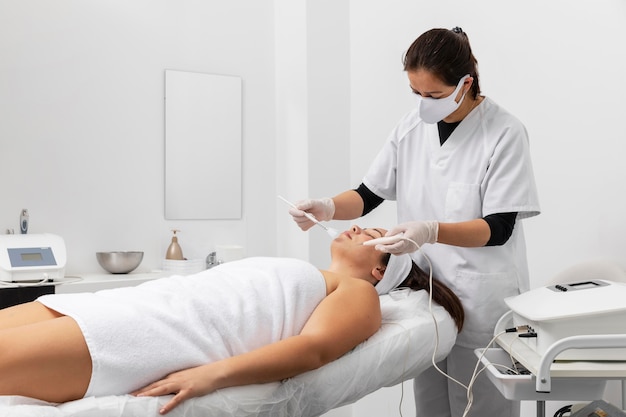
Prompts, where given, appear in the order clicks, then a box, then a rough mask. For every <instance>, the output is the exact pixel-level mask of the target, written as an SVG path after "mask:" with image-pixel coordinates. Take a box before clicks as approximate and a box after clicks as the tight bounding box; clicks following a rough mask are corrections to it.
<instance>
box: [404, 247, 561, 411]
mask: <svg viewBox="0 0 626 417" xmlns="http://www.w3.org/2000/svg"><path fill="white" fill-rule="evenodd" d="M401 239H402V240H406V241H408V242H411V243H412V244H413V245H414V246H415V247H416V248H417V249H416V252H420V253H421V255H422V256H423V257H424V259H426V262H427V263H428V270H429V271H428V285H429V287H430V288H429V291H428V295H429V296H428V311H429V312H430V315H431V317H432V318H433V323H434V327H435V348H434V349H433V354H432V356H431V362H432V365H433V367H434V368H435V369H436V370H437V371H438V372H439V373H441V374H442V375H443V376H445V377H446V378H448V379H449V380H451V381H452V382H454V383H456V384H458V385H460V386H461V387H463V388H465V390H466V391H467V406H466V407H465V411H464V412H463V417H466V416H467V414H468V413H469V410H470V409H471V407H472V404H473V402H474V394H473V392H472V388H473V386H474V382H475V381H476V378H477V377H478V376H479V375H480V374H481V373H482V372H483V371H484V370H485V369H487V366H483V367H482V368H481V369H480V370H479V366H480V363H481V361H482V358H483V357H484V355H485V353H486V352H487V349H489V348H490V347H491V346H492V345H493V344H494V343H495V341H496V339H497V338H498V337H499V336H501V335H503V334H505V333H512V332H517V333H519V335H518V336H519V337H537V333H535V331H534V329H533V328H532V327H530V326H529V325H521V326H516V327H512V328H509V329H506V330H503V331H502V332H500V333H498V334H496V335H495V336H494V337H493V338H492V339H491V340H490V341H489V343H488V344H487V346H485V347H484V348H483V351H482V354H481V355H480V357H479V358H478V360H477V361H476V366H475V367H474V372H473V373H472V377H471V378H470V382H469V383H468V384H467V385H465V384H463V383H462V382H460V381H458V380H456V379H455V378H453V377H452V376H450V375H448V374H447V373H446V372H445V371H443V370H442V369H441V368H439V366H438V365H437V363H436V361H435V358H436V355H437V351H438V350H439V324H438V323H437V318H436V317H435V314H434V312H433V306H432V303H433V293H432V290H433V265H432V263H431V261H430V258H428V256H427V255H426V254H425V253H424V252H423V251H422V248H421V246H420V245H418V244H417V242H415V241H414V240H412V239H410V238H408V237H401ZM511 362H512V363H513V365H514V366H515V367H516V364H515V361H514V360H513V357H512V356H511ZM494 366H500V367H504V368H506V369H509V370H512V371H514V372H515V373H517V372H518V371H517V370H513V369H511V368H508V367H506V366H504V365H495V364H494ZM403 396H404V385H403V386H402V396H401V399H400V407H401V406H402V398H403ZM400 416H402V412H400ZM555 417H562V416H556V415H555Z"/></svg>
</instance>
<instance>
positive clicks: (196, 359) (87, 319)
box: [38, 258, 326, 397]
mask: <svg viewBox="0 0 626 417" xmlns="http://www.w3.org/2000/svg"><path fill="white" fill-rule="evenodd" d="M325 296H326V285H325V281H324V278H323V276H322V274H321V272H320V271H319V270H318V269H316V268H315V267H313V266H312V265H311V264H309V263H307V262H304V261H300V260H297V259H288V258H247V259H243V260H241V261H236V262H228V263H225V264H222V265H219V266H218V267H215V268H212V269H209V270H206V271H202V272H200V273H198V274H195V275H190V276H184V277H183V276H173V277H168V278H162V279H158V280H155V281H151V282H147V283H144V284H141V285H139V286H137V287H126V288H117V289H113V290H104V291H98V292H95V293H82V294H55V295H47V296H43V297H40V298H39V299H38V301H39V302H41V303H42V304H44V305H46V306H47V307H48V308H51V309H53V310H56V311H58V312H60V313H62V314H65V315H67V316H70V317H72V318H73V319H74V320H76V322H77V323H78V325H79V326H80V328H81V330H82V332H83V335H84V337H85V340H86V342H87V346H88V348H89V353H90V355H91V359H92V363H93V371H92V376H91V381H90V383H89V388H88V390H87V393H86V394H85V396H86V397H87V396H98V395H118V394H126V393H129V392H132V391H133V390H135V389H138V388H140V387H143V386H145V385H147V384H149V383H151V382H153V381H155V380H157V379H159V378H162V377H164V376H165V375H167V374H169V373H171V372H173V371H177V370H180V369H185V368H189V367H193V366H199V365H202V364H205V363H209V362H212V361H217V360H220V359H223V358H226V357H230V356H233V355H237V354H240V353H244V352H247V351H250V350H252V349H255V348H257V347H260V346H264V345H266V344H269V343H272V342H275V341H278V340H281V339H284V338H286V337H289V336H293V335H296V334H299V333H300V331H301V330H302V328H303V326H304V324H305V323H306V321H307V320H308V318H309V316H310V315H311V313H312V312H313V310H314V309H315V307H316V306H317V305H318V304H319V302H320V301H321V300H322V299H323V298H324V297H325Z"/></svg>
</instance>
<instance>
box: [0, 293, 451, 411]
mask: <svg viewBox="0 0 626 417" xmlns="http://www.w3.org/2000/svg"><path fill="white" fill-rule="evenodd" d="M380 299H381V309H382V314H383V324H382V326H381V328H380V330H379V331H378V332H377V333H376V334H374V335H373V336H372V337H371V338H369V339H368V340H366V341H365V342H363V343H361V344H360V345H359V346H357V347H356V348H354V349H353V350H352V351H350V352H349V353H347V354H345V355H344V356H342V357H341V358H339V359H337V360H336V361H334V362H331V363H329V364H327V365H325V366H323V367H322V368H319V369H316V370H314V371H310V372H307V373H304V374H301V375H298V376H296V377H294V378H290V379H287V380H284V381H282V382H274V383H268V384H260V385H249V386H242V387H233V388H227V389H222V390H219V391H217V392H214V393H212V394H209V395H206V396H203V397H199V398H194V399H191V400H187V401H186V402H184V403H183V404H181V405H180V406H178V407H177V408H175V409H174V410H172V411H171V412H170V413H168V414H167V415H168V416H171V417H200V416H202V417H222V416H223V417H226V416H228V417H232V416H235V417H250V416H266V417H293V416H303V417H306V416H319V415H322V414H324V413H325V412H327V411H329V410H331V409H333V408H336V407H340V406H342V405H346V404H351V403H353V402H355V401H357V400H359V399H360V398H362V397H364V396H366V395H367V394H370V393H372V392H374V391H376V390H378V389H379V388H382V387H389V386H393V385H396V384H398V383H400V382H402V381H405V380H408V379H411V378H413V377H415V376H416V375H418V374H419V373H420V372H422V371H424V370H425V369H426V368H428V367H430V366H431V359H432V354H433V350H434V348H435V342H436V340H437V339H438V347H437V355H436V360H440V359H443V358H444V357H445V356H446V355H447V354H448V353H449V352H450V350H451V349H452V346H453V345H454V343H455V340H456V327H455V325H454V321H453V320H452V318H451V317H450V316H449V315H448V313H447V312H446V311H445V310H444V309H443V308H442V307H440V306H438V305H436V304H435V303H433V313H434V316H435V318H436V320H437V323H438V325H437V326H435V325H434V320H433V316H431V313H430V311H429V307H428V304H429V297H428V293H426V292H425V291H411V292H410V293H408V295H407V296H406V297H403V298H400V299H393V298H392V297H391V296H390V295H382V296H380ZM33 383H36V381H33ZM168 398H170V396H164V397H143V398H136V397H133V396H131V395H119V396H105V397H87V398H83V399H81V400H76V401H71V402H68V403H64V404H52V403H46V402H43V401H38V400H34V399H30V398H25V397H18V396H0V416H11V417H66V416H71V417H152V416H159V413H158V410H159V408H160V407H161V406H162V405H164V404H165V403H166V402H167V400H168Z"/></svg>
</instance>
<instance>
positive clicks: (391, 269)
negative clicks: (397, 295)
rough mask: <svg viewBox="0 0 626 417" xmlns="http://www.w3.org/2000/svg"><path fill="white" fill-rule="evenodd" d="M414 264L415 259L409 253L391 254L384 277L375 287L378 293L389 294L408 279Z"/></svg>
mask: <svg viewBox="0 0 626 417" xmlns="http://www.w3.org/2000/svg"><path fill="white" fill-rule="evenodd" d="M412 265H413V260H412V259H411V256H410V255H409V254H404V255H391V258H390V259H389V263H388V264H387V268H386V269H385V274H384V275H383V279H381V280H380V281H378V284H376V287H375V288H376V292H377V293H378V295H382V294H387V293H388V292H389V291H391V290H393V289H394V288H396V287H397V286H398V285H400V284H401V283H402V281H404V280H405V279H406V276H407V275H408V273H409V271H410V270H411V267H412Z"/></svg>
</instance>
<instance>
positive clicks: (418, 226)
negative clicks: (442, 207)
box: [376, 221, 439, 255]
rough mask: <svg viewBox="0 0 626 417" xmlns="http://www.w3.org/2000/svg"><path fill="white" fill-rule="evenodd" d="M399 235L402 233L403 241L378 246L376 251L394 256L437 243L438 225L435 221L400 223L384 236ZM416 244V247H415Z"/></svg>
mask: <svg viewBox="0 0 626 417" xmlns="http://www.w3.org/2000/svg"><path fill="white" fill-rule="evenodd" d="M400 233H402V235H403V237H404V239H402V240H400V241H398V242H395V243H390V244H388V245H382V244H378V245H376V249H377V250H379V251H381V252H386V253H392V254H394V255H401V254H405V253H412V252H415V251H416V250H418V249H419V248H420V247H422V245H423V244H424V243H435V242H437V236H438V234H439V223H438V222H436V221H427V222H423V221H415V222H408V223H402V224H399V225H397V226H396V227H394V228H392V229H390V230H389V231H388V232H387V234H385V236H393V235H397V234H400ZM416 244H417V247H416V246H415V245H416Z"/></svg>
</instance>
